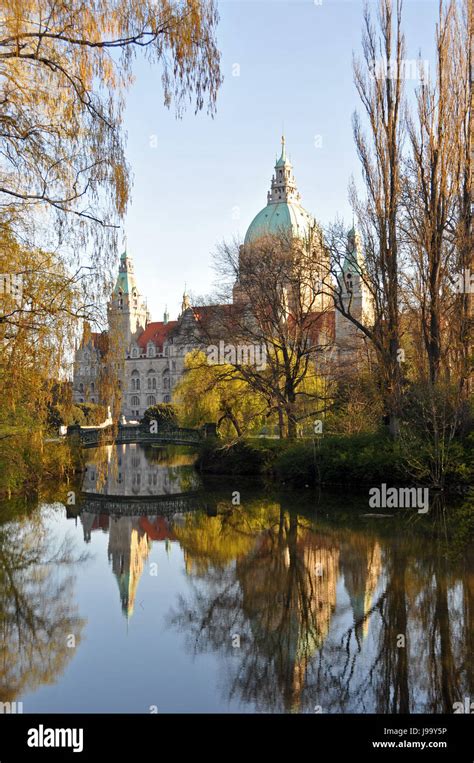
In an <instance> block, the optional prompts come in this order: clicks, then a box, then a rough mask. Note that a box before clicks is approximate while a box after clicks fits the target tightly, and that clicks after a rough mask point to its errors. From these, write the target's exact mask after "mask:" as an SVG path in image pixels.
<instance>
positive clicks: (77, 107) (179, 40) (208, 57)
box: [0, 0, 221, 291]
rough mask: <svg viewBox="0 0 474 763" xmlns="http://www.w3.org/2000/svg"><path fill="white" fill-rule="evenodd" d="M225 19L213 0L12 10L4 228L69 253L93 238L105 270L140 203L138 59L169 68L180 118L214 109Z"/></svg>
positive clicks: (38, 5)
mask: <svg viewBox="0 0 474 763" xmlns="http://www.w3.org/2000/svg"><path fill="white" fill-rule="evenodd" d="M217 21H218V15H217V11H216V8H215V6H214V3H213V0H158V1H157V0H105V1H104V2H100V3H99V2H87V3H84V2H83V1H82V0H68V2H63V1H62V0H61V2H56V0H19V2H10V1H8V2H6V3H4V7H3V13H2V28H1V33H0V102H1V104H2V108H1V113H0V153H1V160H0V220H2V221H6V222H9V223H10V224H11V225H14V226H15V228H16V229H18V230H19V231H21V233H22V235H23V236H24V237H25V240H26V239H27V238H28V239H29V240H30V241H31V239H33V240H34V241H35V242H36V243H37V241H38V238H40V239H41V243H42V244H43V245H45V241H47V242H49V243H51V240H52V239H54V241H55V244H56V245H59V246H61V251H62V253H63V255H65V254H66V252H67V253H69V254H70V255H71V253H73V252H76V253H77V252H78V251H81V252H84V251H85V247H86V244H87V242H88V241H90V243H91V245H92V249H93V253H94V265H95V268H96V270H97V272H100V270H101V265H102V264H103V263H104V262H105V261H107V259H108V258H110V256H111V255H112V254H113V252H114V249H113V246H111V245H112V244H113V243H114V242H115V235H116V228H117V221H118V220H120V218H121V217H122V216H123V214H124V212H125V209H126V206H127V201H128V198H129V189H130V175H129V168H128V165H127V162H126V159H125V154H124V137H123V133H122V130H121V124H122V115H123V107H124V93H125V91H126V89H127V88H128V86H129V85H130V83H131V81H132V63H133V60H134V58H135V57H136V55H137V54H138V53H139V52H140V53H142V54H143V55H144V56H145V57H146V58H147V60H148V61H149V62H150V63H152V64H157V63H159V64H160V66H161V72H162V77H161V80H162V86H163V93H164V102H165V105H166V106H169V105H170V104H171V103H172V102H174V103H175V107H176V111H177V113H178V114H181V113H182V111H183V109H184V107H185V104H186V101H190V102H194V105H195V108H196V111H197V110H199V109H202V108H203V106H204V105H205V103H206V102H207V106H208V110H209V111H210V112H212V111H213V110H214V108H215V100H216V94H217V90H218V87H219V85H220V82H221V76H220V71H219V59H220V55H219V52H218V50H217V47H216V42H215V37H214V32H215V27H216V24H217ZM33 218H34V219H33ZM50 248H53V247H50ZM96 291H97V290H96Z"/></svg>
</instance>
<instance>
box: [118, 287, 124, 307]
mask: <svg viewBox="0 0 474 763" xmlns="http://www.w3.org/2000/svg"><path fill="white" fill-rule="evenodd" d="M118 306H119V310H121V309H122V307H123V294H122V292H121V291H119V293H118Z"/></svg>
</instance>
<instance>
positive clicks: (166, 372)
mask: <svg viewBox="0 0 474 763" xmlns="http://www.w3.org/2000/svg"><path fill="white" fill-rule="evenodd" d="M169 388H170V372H169V370H168V369H167V368H165V370H164V371H163V389H169Z"/></svg>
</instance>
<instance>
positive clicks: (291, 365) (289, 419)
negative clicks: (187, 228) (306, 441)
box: [194, 227, 332, 438]
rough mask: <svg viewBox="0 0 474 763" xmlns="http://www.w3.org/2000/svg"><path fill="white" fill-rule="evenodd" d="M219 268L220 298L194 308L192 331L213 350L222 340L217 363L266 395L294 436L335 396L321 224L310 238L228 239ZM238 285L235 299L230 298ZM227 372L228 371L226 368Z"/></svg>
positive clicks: (281, 235) (284, 427) (285, 233)
mask: <svg viewBox="0 0 474 763" xmlns="http://www.w3.org/2000/svg"><path fill="white" fill-rule="evenodd" d="M216 269H217V272H218V274H219V283H220V287H219V289H218V291H217V293H216V295H215V304H213V305H208V306H206V307H205V308H200V307H197V308H196V309H195V314H196V317H197V321H196V323H195V328H194V335H195V337H196V338H199V341H200V342H201V344H202V345H203V346H204V347H206V346H207V348H208V351H211V350H212V349H213V348H214V349H215V350H216V351H217V350H219V348H221V347H223V349H224V355H225V357H224V358H223V359H221V360H220V361H219V362H220V363H224V365H228V366H230V367H231V369H232V371H231V372H230V373H231V374H232V377H233V378H236V379H240V380H243V381H244V382H245V383H246V384H247V385H248V387H249V388H250V389H251V390H252V391H253V393H255V394H258V395H259V396H260V397H261V398H263V399H264V400H265V402H266V411H267V415H269V416H270V415H276V416H277V417H278V421H279V426H280V433H281V435H282V436H283V435H287V436H288V437H289V438H294V437H296V435H297V429H298V424H299V422H300V421H304V420H307V419H309V418H310V417H314V416H319V415H320V414H321V413H323V412H324V411H325V409H326V403H327V402H328V400H330V395H329V393H328V391H327V384H326V383H325V381H324V377H325V373H326V371H327V366H326V361H327V360H328V354H329V349H330V346H331V343H332V329H331V325H330V318H329V316H328V313H329V312H330V308H331V304H330V301H329V300H328V299H327V297H326V296H325V294H324V292H323V286H322V284H323V277H324V275H325V273H326V269H327V267H326V263H325V250H324V247H323V244H322V237H321V231H320V229H319V228H317V227H315V228H314V229H313V230H311V231H310V232H309V234H308V236H307V237H306V239H304V240H302V239H296V238H294V237H293V236H292V234H291V232H289V231H286V230H281V231H279V232H278V233H276V234H274V235H267V236H263V237H261V238H259V239H258V240H256V241H255V242H253V243H252V244H247V245H246V246H241V247H240V246H239V245H238V244H236V243H234V244H225V243H224V244H223V245H222V246H221V247H220V249H219V250H218V252H217V253H216ZM232 284H235V288H234V296H235V297H236V299H234V304H228V302H229V301H230V299H231V294H230V291H231V288H232ZM222 303H224V304H222ZM225 303H227V304H225ZM226 347H227V349H225V348H226ZM315 368H316V374H317V377H318V383H314V369H315ZM226 375H227V376H228V375H229V371H228V370H227V371H222V372H221V378H224V377H225V376H226ZM312 375H313V383H310V378H311V376H312Z"/></svg>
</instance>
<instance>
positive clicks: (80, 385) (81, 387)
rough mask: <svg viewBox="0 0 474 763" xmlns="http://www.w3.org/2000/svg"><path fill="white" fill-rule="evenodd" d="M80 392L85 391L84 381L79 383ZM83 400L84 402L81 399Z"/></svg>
mask: <svg viewBox="0 0 474 763" xmlns="http://www.w3.org/2000/svg"><path fill="white" fill-rule="evenodd" d="M79 392H84V385H83V383H82V382H81V383H80V384H79ZM81 402H82V400H81Z"/></svg>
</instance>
